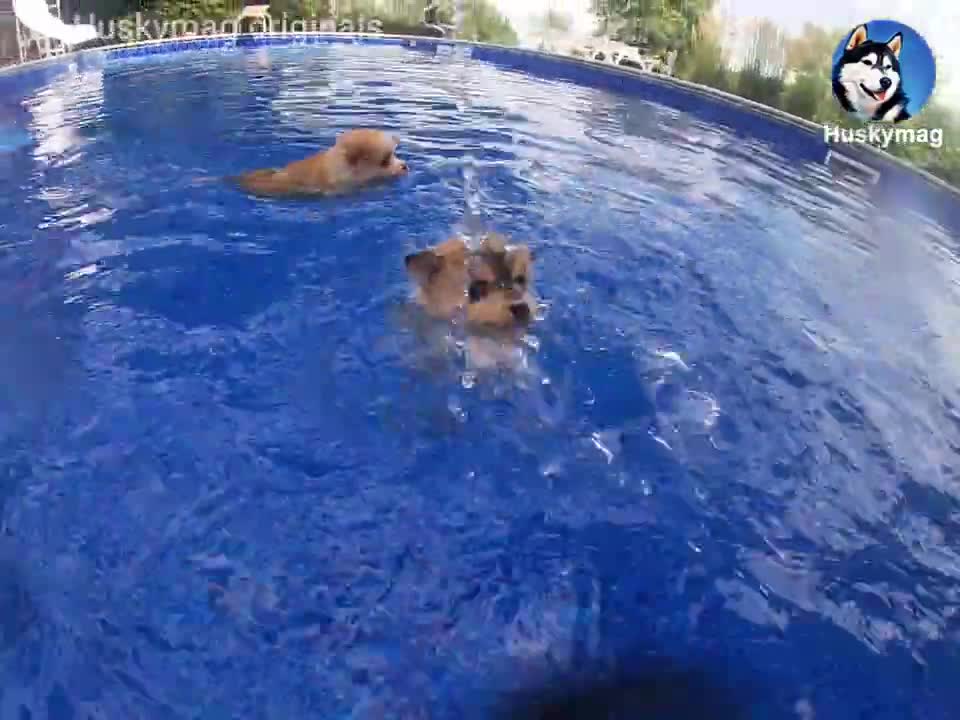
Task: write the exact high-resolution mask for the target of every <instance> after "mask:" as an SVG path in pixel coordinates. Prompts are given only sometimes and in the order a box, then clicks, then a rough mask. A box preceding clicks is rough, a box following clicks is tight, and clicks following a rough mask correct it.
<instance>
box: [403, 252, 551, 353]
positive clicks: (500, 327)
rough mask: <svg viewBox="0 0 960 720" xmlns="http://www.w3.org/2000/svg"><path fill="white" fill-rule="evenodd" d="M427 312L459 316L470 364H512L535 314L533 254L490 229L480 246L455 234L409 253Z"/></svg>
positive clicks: (409, 266)
mask: <svg viewBox="0 0 960 720" xmlns="http://www.w3.org/2000/svg"><path fill="white" fill-rule="evenodd" d="M404 264H405V266H406V269H407V273H408V274H409V276H410V278H411V279H412V281H413V283H414V285H415V287H416V293H415V297H414V300H415V302H416V303H417V304H418V305H419V306H420V307H421V308H422V309H423V311H424V312H425V314H426V315H427V316H428V317H430V318H433V319H434V320H439V321H449V322H462V324H463V326H464V328H465V330H466V334H467V339H466V347H467V360H468V364H469V365H470V366H471V367H476V368H486V367H492V366H501V365H505V364H506V365H512V364H513V363H514V362H515V360H516V359H517V348H518V343H519V340H520V339H521V337H522V336H523V333H524V332H525V331H526V329H527V327H528V326H529V325H530V323H532V322H533V320H534V317H535V314H536V299H535V297H534V294H533V289H532V284H533V282H532V281H533V254H532V253H531V251H530V249H529V248H528V247H526V246H524V245H518V246H512V247H510V246H508V245H507V243H506V239H505V238H503V237H502V236H500V235H496V234H491V235H488V236H487V237H486V238H484V240H483V242H482V244H481V246H480V248H479V250H471V249H469V248H468V247H467V245H466V243H465V242H464V241H463V240H461V239H459V238H451V239H449V240H446V241H445V242H442V243H440V244H439V245H436V246H435V247H432V248H428V249H426V250H421V251H420V252H416V253H411V254H410V255H407V256H406V258H405V259H404Z"/></svg>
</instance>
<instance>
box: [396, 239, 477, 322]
mask: <svg viewBox="0 0 960 720" xmlns="http://www.w3.org/2000/svg"><path fill="white" fill-rule="evenodd" d="M467 254H468V251H467V246H466V243H464V242H463V240H460V239H458V238H451V239H450V240H447V241H445V242H442V243H440V244H439V245H437V246H436V247H432V248H428V249H426V250H421V251H420V252H416V253H411V254H410V255H407V256H406V258H404V265H405V266H406V268H407V273H408V274H409V275H410V277H411V279H412V280H413V282H414V283H415V284H416V286H417V290H418V293H417V297H418V300H419V301H420V304H421V305H423V306H424V308H426V310H427V312H428V313H430V314H431V315H434V316H437V317H451V316H452V315H453V314H454V313H455V312H456V311H457V310H458V309H459V308H461V307H462V306H463V304H464V302H465V295H466V293H465V288H466V285H467Z"/></svg>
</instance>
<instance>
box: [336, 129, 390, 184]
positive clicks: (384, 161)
mask: <svg viewBox="0 0 960 720" xmlns="http://www.w3.org/2000/svg"><path fill="white" fill-rule="evenodd" d="M334 151H336V152H339V153H340V154H341V155H342V156H343V159H344V162H345V163H346V165H347V168H348V170H349V172H350V175H351V179H352V180H353V181H354V182H355V183H357V184H363V183H368V182H372V181H375V180H389V179H392V178H397V177H400V176H401V175H405V174H406V173H407V164H406V163H405V162H403V161H402V160H400V159H399V158H398V157H397V155H396V151H397V139H396V138H395V137H393V136H392V135H388V134H387V133H385V132H381V131H380V130H350V131H348V132H345V133H344V134H343V135H341V136H340V137H339V138H337V144H336V145H335V146H334Z"/></svg>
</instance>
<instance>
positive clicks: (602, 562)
mask: <svg viewBox="0 0 960 720" xmlns="http://www.w3.org/2000/svg"><path fill="white" fill-rule="evenodd" d="M215 44H216V43H213V42H205V43H204V47H202V48H198V46H197V44H194V45H191V46H189V47H188V46H186V45H184V44H181V45H179V46H173V47H172V48H171V47H169V46H168V47H166V48H165V49H167V50H169V49H176V50H179V51H181V52H167V53H159V52H145V51H144V50H143V49H142V48H141V49H138V50H137V51H136V52H134V51H130V50H124V51H122V52H116V51H114V52H112V53H109V54H108V53H104V52H103V51H96V52H91V53H86V54H84V55H82V56H80V57H79V58H75V59H73V60H61V61H57V62H55V63H51V64H48V65H41V66H37V67H35V68H33V69H30V70H24V71H22V72H17V73H5V74H3V75H0V90H2V97H3V100H2V102H3V103H4V112H3V114H2V115H0V117H2V118H3V122H5V123H6V127H5V133H6V134H5V137H12V138H23V137H24V133H27V134H28V136H29V138H30V141H29V142H22V141H18V142H11V143H9V144H8V145H6V146H4V149H3V150H2V151H0V226H2V228H3V234H2V236H0V293H2V297H3V301H2V303H0V531H2V534H0V718H2V720H7V718H16V719H17V720H23V719H25V718H33V719H41V718H43V719H49V720H66V719H76V720H87V719H88V718H89V719H91V720H93V719H96V720H101V719H111V720H112V719H113V718H118V719H122V720H128V719H131V718H138V719H150V720H152V719H154V718H156V719H158V720H159V719H164V720H167V719H173V718H184V719H186V718H191V719H194V718H196V719H200V718H202V719H203V720H215V719H216V720H219V719H221V718H224V719H226V718H244V719H248V718H249V719H253V718H282V719H283V720H292V719H294V718H358V719H363V720H366V719H368V718H369V719H371V720H372V719H373V718H424V717H429V718H438V719H439V718H474V717H475V718H483V717H489V714H488V712H489V710H490V703H492V702H494V701H495V699H496V698H497V697H498V696H499V694H501V693H502V692H504V691H505V690H509V689H515V688H518V687H527V686H535V685H537V684H538V683H541V682H543V681H544V678H548V677H553V676H556V675H557V674H562V673H564V672H567V671H572V670H576V669H578V668H585V667H593V666H595V665H602V664H604V663H615V662H621V663H624V664H630V663H637V664H643V663H644V662H647V663H651V662H652V663H654V664H657V665H665V664H669V663H674V664H676V665H677V666H683V667H697V668H700V669H701V670H702V671H703V672H705V673H707V674H708V675H709V676H710V677H712V678H714V679H715V680H716V681H717V684H719V685H722V686H723V687H725V688H728V689H730V690H731V691H732V693H733V694H734V695H735V696H736V697H738V698H739V699H740V700H742V701H743V702H744V703H745V704H746V705H748V706H749V707H750V709H751V714H750V717H755V718H765V719H766V718H798V719H799V720H812V719H813V718H816V720H833V719H843V720H846V719H853V718H870V719H871V720H888V719H889V720H894V719H901V718H923V719H924V720H946V719H947V718H950V717H955V715H954V714H953V713H954V712H955V709H956V708H957V707H960V689H958V686H957V683H956V681H955V678H954V669H955V668H956V667H957V662H958V660H960V657H958V651H957V639H958V632H960V625H958V621H957V610H958V608H960V590H958V587H960V586H958V582H957V581H958V579H960V547H958V545H957V538H958V537H960V503H958V499H960V483H958V478H957V467H958V453H960V362H958V360H960V352H958V350H957V345H956V342H957V340H956V338H957V337H958V336H960V248H958V243H957V240H956V238H957V237H958V233H957V227H958V225H960V223H958V222H957V218H958V216H960V213H958V210H957V208H958V201H957V200H956V199H955V198H954V197H953V196H951V194H950V193H948V192H946V191H943V190H940V189H938V188H935V187H933V186H931V185H929V184H928V183H927V182H926V181H925V180H923V179H922V178H919V177H918V176H915V175H911V174H910V173H907V172H904V171H902V170H899V169H897V168H892V167H891V168H889V169H885V170H883V172H882V174H881V176H880V179H879V181H877V182H875V183H874V182H872V180H871V178H872V176H871V175H870V174H869V173H865V172H864V171H862V170H856V169H852V168H851V167H850V166H843V167H841V166H835V165H833V164H825V162H824V159H825V148H824V147H823V146H822V143H821V142H820V140H819V138H817V137H816V136H814V135H812V134H809V133H806V132H804V131H802V130H800V129H797V128H794V127H790V126H788V125H784V124H782V123H779V122H777V121H775V120H772V119H769V118H763V117H760V116H758V115H753V114H750V113H748V112H746V111H744V110H742V109H738V108H736V107H734V106H732V105H728V104H724V103H721V102H718V101H713V100H710V99H707V98H704V97H702V96H698V95H695V94H691V93H689V92H688V91H686V90H683V89H679V88H677V87H676V86H673V85H667V84H662V83H655V82H652V81H649V80H641V79H639V78H633V77H629V76H626V75H621V74H614V73H603V72H601V71H598V70H592V69H589V68H586V67H585V66H582V65H578V64H572V63H564V62H561V61H558V60H551V59H546V58H542V57H540V56H536V55H530V54H523V53H516V52H513V53H511V52H507V51H501V50H495V49H492V48H483V47H479V48H476V49H474V51H473V53H472V57H465V56H463V55H460V54H456V53H455V54H450V53H447V52H440V51H439V50H438V48H437V46H436V45H433V44H426V45H425V44H424V43H423V42H422V41H421V42H420V43H418V44H417V46H416V47H413V48H411V47H407V46H405V45H403V44H401V43H399V42H398V43H393V44H391V43H369V42H365V43H349V42H348V43H344V42H336V43H316V42H314V43H311V44H310V45H307V46H299V45H290V44H289V43H287V44H286V45H281V44H277V45H276V46H270V47H267V46H261V45H256V44H254V43H252V42H250V43H243V42H241V44H240V45H241V46H239V47H214V45H215ZM354 126H376V127H381V128H384V129H388V130H390V131H392V132H395V133H397V134H398V135H399V136H400V137H401V138H402V143H401V146H400V151H399V154H400V155H401V156H402V157H403V159H405V160H407V161H408V162H409V164H410V166H411V170H412V172H411V173H410V175H409V176H408V177H407V178H405V179H403V180H402V181H401V182H399V183H398V184H396V185H393V186H388V187H381V188H376V189H372V190H370V191H367V192H365V193H362V194H360V195H358V196H356V197H353V198H350V199H349V200H338V201H317V202H304V201H297V202H290V201H263V200H255V199H252V198H249V197H247V196H245V195H243V194H241V193H239V192H237V191H236V190H235V189H233V188H231V187H229V186H227V185H226V184H224V183H222V182H220V181H219V178H221V177H224V176H228V175H232V174H235V173H237V172H238V171H240V170H245V169H251V168H254V167H262V166H269V165H278V164H283V163H286V162H289V161H291V160H294V159H297V158H299V157H301V156H303V155H306V154H309V153H312V152H314V151H315V150H316V149H318V148H319V147H323V146H326V145H328V144H329V143H331V142H332V140H333V139H334V137H335V136H336V134H337V133H338V132H340V131H342V130H344V129H347V128H349V127H354ZM482 229H495V230H499V231H500V232H503V233H506V234H508V235H510V236H512V237H513V238H515V239H517V240H525V241H527V242H529V243H530V244H531V246H532V247H533V248H534V250H535V252H536V256H537V261H536V262H537V265H536V278H537V288H538V290H539V293H540V295H541V298H542V301H543V304H544V308H543V319H542V321H541V322H539V323H537V324H536V325H535V326H534V327H533V328H532V329H531V332H530V335H529V337H528V338H527V339H526V343H525V345H524V348H525V353H526V362H527V366H526V369H524V370H523V371H522V372H518V373H515V374H504V375H498V376H485V375H484V376H477V375H474V374H473V373H471V372H469V371H467V370H465V367H464V364H463V358H462V357H461V356H460V355H459V354H458V351H457V346H456V345H454V346H452V347H451V349H450V351H449V352H448V353H447V354H446V355H442V356H437V355H436V354H430V353H428V352H426V351H425V350H424V348H423V347H422V343H420V342H419V340H418V337H417V335H416V333H414V332H412V331H411V330H410V326H409V323H408V322H406V321H405V317H406V315H405V312H404V307H405V304H406V300H407V297H408V294H409V288H408V286H407V284H406V278H405V275H404V269H403V256H404V255H405V254H406V253H408V252H410V251H412V250H415V249H420V248H423V247H425V246H427V245H430V244H433V243H436V242H438V241H440V240H443V239H444V238H445V237H447V236H448V235H450V234H451V233H454V232H466V233H474V232H477V231H478V230H482Z"/></svg>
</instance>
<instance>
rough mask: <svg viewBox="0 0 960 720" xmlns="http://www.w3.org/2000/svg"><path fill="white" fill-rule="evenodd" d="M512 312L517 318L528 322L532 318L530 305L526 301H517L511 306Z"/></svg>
mask: <svg viewBox="0 0 960 720" xmlns="http://www.w3.org/2000/svg"><path fill="white" fill-rule="evenodd" d="M510 314H511V315H513V317H514V319H515V320H519V321H520V322H527V321H528V320H530V307H529V306H528V305H527V304H526V303H516V304H514V305H511V306H510Z"/></svg>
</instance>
